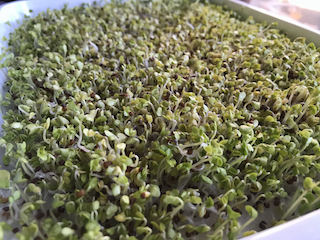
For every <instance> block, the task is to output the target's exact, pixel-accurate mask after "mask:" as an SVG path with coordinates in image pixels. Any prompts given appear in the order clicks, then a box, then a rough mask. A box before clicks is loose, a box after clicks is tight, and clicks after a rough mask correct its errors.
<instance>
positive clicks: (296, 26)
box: [0, 0, 320, 240]
mask: <svg viewBox="0 0 320 240" xmlns="http://www.w3.org/2000/svg"><path fill="white" fill-rule="evenodd" d="M94 1H95V0H54V1H44V0H31V1H18V2H13V3H8V4H4V5H1V6H0V39H2V37H3V36H5V37H7V38H8V36H9V33H10V32H12V31H13V30H14V28H16V27H17V26H18V25H19V24H18V23H16V21H17V20H21V19H22V18H23V16H24V15H30V12H29V10H33V13H32V14H31V15H32V16H35V15H37V14H38V13H40V12H42V11H45V10H46V9H47V8H52V9H54V8H55V9H61V8H63V6H64V4H65V3H66V2H68V6H69V7H75V6H78V5H80V4H81V3H83V2H86V3H92V2H94ZM211 2H212V3H214V4H220V5H221V4H225V5H227V6H229V7H230V9H232V10H235V11H237V12H238V13H239V14H240V15H241V16H242V17H243V18H246V17H248V16H253V17H254V19H255V20H256V21H257V22H262V21H267V22H269V23H270V22H274V21H277V22H278V28H279V29H281V30H283V31H284V32H286V33H287V35H288V37H290V38H292V39H293V38H295V37H300V36H302V37H306V38H307V42H314V43H315V45H317V46H318V47H319V45H320V31H317V30H315V29H313V28H311V27H307V26H304V25H302V24H300V23H299V22H297V21H293V20H292V19H289V18H285V17H281V16H275V15H273V14H271V13H269V12H268V11H266V10H263V9H260V8H257V7H253V6H250V5H249V4H246V3H243V2H240V1H237V0H212V1H211ZM7 21H9V22H10V23H11V26H8V25H7V24H5V23H6V22H7ZM2 46H3V43H2V42H1V40H0V48H1V47H2ZM0 54H1V49H0ZM5 80H6V76H5V74H4V73H3V72H2V71H0V86H3V85H4V82H5ZM4 91H5V90H4V89H2V88H1V92H2V94H3V93H4ZM2 123H3V120H2V115H1V113H0V124H2ZM2 157H3V150H0V159H1V158H2ZM0 165H3V164H1V161H0ZM0 221H5V219H1V218H0ZM319 232H320V209H319V210H316V211H313V212H311V213H309V214H306V215H304V216H302V217H299V218H296V219H294V220H291V221H289V222H287V223H284V224H281V225H279V226H276V227H273V228H270V229H267V230H264V231H262V232H259V233H257V234H254V235H252V236H249V237H246V238H242V239H243V240H270V239H272V240H320V234H319ZM10 239H11V237H9V236H7V237H5V239H4V240H10Z"/></svg>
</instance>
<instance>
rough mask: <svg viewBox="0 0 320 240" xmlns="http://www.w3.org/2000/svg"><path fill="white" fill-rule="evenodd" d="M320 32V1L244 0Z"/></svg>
mask: <svg viewBox="0 0 320 240" xmlns="http://www.w3.org/2000/svg"><path fill="white" fill-rule="evenodd" d="M243 2H247V3H248V4H251V5H253V6H256V7H260V8H263V9H265V10H268V11H270V12H273V13H275V14H279V15H282V16H286V17H289V18H291V19H294V20H297V21H299V22H301V23H303V24H305V25H308V26H310V27H313V28H316V29H318V30H320V0H243Z"/></svg>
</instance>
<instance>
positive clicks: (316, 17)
mask: <svg viewBox="0 0 320 240" xmlns="http://www.w3.org/2000/svg"><path fill="white" fill-rule="evenodd" d="M79 1H81V0H79ZM234 1H242V2H246V3H248V4H251V5H253V6H256V7H260V8H263V9H265V10H268V11H270V12H273V13H275V14H279V15H282V16H286V17H289V18H291V19H293V20H296V21H299V22H301V23H303V24H305V25H308V26H310V27H313V28H315V29H318V30H320V0H234ZM6 2H12V0H0V5H1V4H3V3H6ZM66 2H67V0H66Z"/></svg>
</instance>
